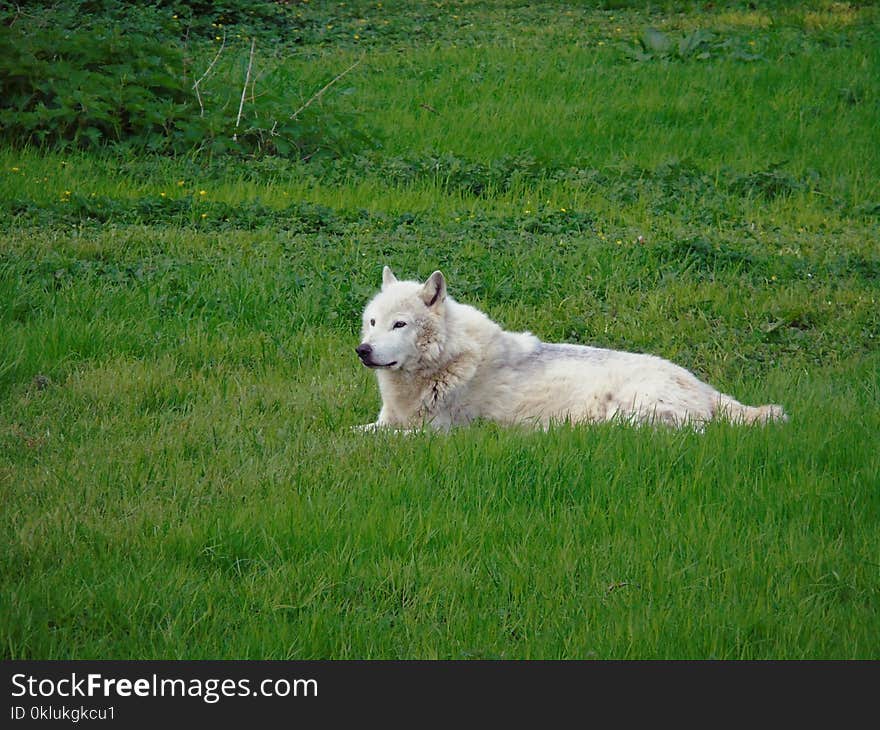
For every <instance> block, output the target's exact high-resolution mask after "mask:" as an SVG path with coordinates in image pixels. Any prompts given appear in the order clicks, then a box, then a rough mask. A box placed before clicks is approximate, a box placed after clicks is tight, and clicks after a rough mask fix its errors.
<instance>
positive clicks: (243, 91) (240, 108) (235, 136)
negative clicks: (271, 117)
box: [232, 38, 257, 142]
mask: <svg viewBox="0 0 880 730" xmlns="http://www.w3.org/2000/svg"><path fill="white" fill-rule="evenodd" d="M256 47H257V39H256V38H252V39H251V56H250V58H249V59H248V67H247V73H246V74H245V77H244V86H243V87H242V89H241V102H240V103H239V105H238V116H237V117H236V118H235V132H234V133H233V135H232V141H233V142H238V125H239V124H241V113H242V111H244V98H245V96H246V95H247V87H248V84H249V83H250V81H251V68H253V65H254V51H255V50H256Z"/></svg>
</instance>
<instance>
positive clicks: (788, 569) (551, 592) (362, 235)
mask: <svg viewBox="0 0 880 730" xmlns="http://www.w3.org/2000/svg"><path fill="white" fill-rule="evenodd" d="M618 5H623V6H624V7H616V6H618ZM755 5H757V6H758V8H757V9H745V8H746V4H744V3H716V4H714V5H713V6H712V7H711V8H709V9H706V8H704V7H703V6H702V5H697V4H693V5H691V4H687V3H665V4H664V3H659V4H654V3H652V4H650V6H649V5H648V4H646V3H637V2H633V3H606V4H605V5H604V6H601V7H600V8H598V9H597V8H594V7H592V5H591V4H586V3H564V2H552V3H550V2H548V3H540V4H536V5H533V6H531V7H530V6H528V5H524V4H520V3H516V2H437V3H433V2H430V3H429V2H412V3H403V2H400V3H396V2H386V3H384V4H383V3H376V2H372V3H363V2H352V3H347V4H344V3H324V2H317V1H315V0H313V2H311V3H291V4H289V7H288V6H285V9H284V12H286V13H289V14H291V17H292V18H296V19H297V21H296V29H297V30H296V33H293V32H292V31H291V33H286V32H280V31H279V32H278V33H277V34H276V35H277V36H278V37H277V38H273V39H271V42H270V40H267V36H266V35H265V34H264V35H261V36H259V40H258V42H257V43H256V48H257V55H256V67H257V70H258V71H259V70H260V69H261V68H264V67H265V68H269V67H270V66H271V68H272V69H273V71H272V73H271V74H267V75H266V76H257V81H256V82H255V89H256V92H257V93H259V92H260V89H261V85H265V86H266V87H267V88H268V86H269V85H270V84H271V83H274V82H276V81H277V83H282V81H283V85H284V88H289V89H292V90H293V91H292V92H291V93H292V94H294V98H292V100H291V106H292V107H293V108H296V107H298V106H300V105H302V104H303V103H306V102H308V100H309V99H310V98H312V96H313V95H314V94H315V92H317V91H318V90H319V89H320V88H321V87H323V86H324V85H325V84H327V82H329V81H331V80H332V79H333V78H334V77H335V76H337V75H338V74H340V73H341V72H343V71H344V70H346V69H348V68H350V67H351V66H352V64H354V63H355V62H356V61H358V60H359V61H360V62H359V63H358V64H357V65H356V66H355V67H354V68H353V69H351V71H350V72H349V73H346V74H345V75H344V77H343V78H341V79H340V80H339V82H338V83H335V84H333V85H332V86H331V87H330V88H328V90H327V91H326V93H325V94H324V95H322V96H321V97H319V98H318V99H317V100H316V101H315V102H314V104H313V105H312V106H314V107H316V108H319V107H320V108H324V106H326V108H328V109H331V108H332V109H340V110H342V111H344V112H345V113H346V114H351V118H352V119H355V120H356V123H357V124H358V125H360V129H362V131H363V138H362V139H363V141H362V142H361V143H360V144H359V146H357V147H356V148H354V149H346V150H344V151H342V152H340V153H338V154H336V155H326V156H318V155H316V156H314V158H309V159H306V160H303V161H291V160H289V159H283V158H280V157H277V156H264V157H254V158H251V157H241V156H229V155H225V156H224V155H219V154H217V155H213V154H212V155H204V154H196V153H195V152H194V153H193V154H191V155H174V156H167V155H166V156H160V155H155V154H148V153H146V152H138V153H123V152H120V150H118V149H116V150H114V149H106V150H97V151H96V150H91V151H77V150H74V149H68V150H57V149H48V148H41V147H39V146H35V145H14V144H6V145H4V146H3V147H0V230H2V245H0V335H2V336H0V495H2V497H0V499H2V505H3V509H2V515H0V536H2V544H3V549H2V551H0V646H2V649H0V651H2V657H3V658H5V659H20V658H28V659H48V658H53V659H54V658H64V659H86V658H88V659H93V658H107V659H153V658H164V659H177V658H181V659H183V658H187V659H208V658H229V659H232V658H236V659H319V658H332V659H393V658H455V659H459V658H460V659H466V658H528V659H554V658H565V659H577V658H598V659H633V658H724V659H768V658H791V659H801V658H810V659H821V658H840V659H849V658H873V659H877V658H880V347H878V345H880V306H878V300H880V222H878V220H880V134H878V130H880V11H878V8H877V7H875V6H872V5H870V4H867V5H855V4H852V5H851V4H848V3H839V2H834V3H832V2H812V3H797V4H795V3H792V4H787V3H776V4H765V3H755ZM765 5H767V7H764V6H765ZM612 6H613V7H612ZM169 12H170V11H169ZM18 22H20V23H25V22H37V20H36V19H35V18H34V17H30V16H28V17H24V18H22V19H20V20H19V21H18ZM168 22H169V23H170V22H172V19H169V20H168ZM291 22H293V21H291ZM291 27H293V26H291ZM649 29H656V30H657V33H655V32H653V31H649ZM218 32H219V31H218ZM297 34H298V35H297ZM237 35H238V34H236V33H235V29H234V28H233V29H232V30H230V32H229V40H228V43H227V41H226V40H225V36H224V40H223V41H219V42H222V43H226V44H227V49H226V50H225V51H224V54H223V55H222V56H220V61H219V62H218V64H217V66H216V70H215V74H216V76H215V82H217V83H223V84H226V85H229V86H235V87H236V88H238V89H240V88H241V79H242V76H243V73H244V67H245V65H246V63H247V58H248V48H249V43H248V39H247V33H245V32H242V33H241V34H240V35H242V37H241V38H240V39H239V38H237V37H236V36H237ZM294 36H296V38H295V39H294ZM219 38H220V36H219V35H218V36H217V39H219ZM640 39H641V40H640ZM667 42H668V43H669V44H671V46H670V48H671V50H670V49H669V48H667V47H666V43H667ZM216 47H218V43H217V42H215V43H214V45H211V42H205V43H204V45H203V46H193V48H191V49H190V51H189V52H190V54H191V56H192V61H191V62H192V64H193V65H194V67H197V68H200V69H204V68H207V67H208V64H209V63H210V62H211V59H212V58H213V57H214V54H215V51H214V49H215V48H216ZM236 93H239V92H236ZM206 99H207V102H208V103H210V101H211V98H210V97H207V96H206ZM229 114H230V115H231V116H233V117H234V114H235V108H234V107H233V108H231V109H230V110H229ZM347 118H348V117H346V119H347ZM384 264H389V265H391V266H392V267H393V268H394V270H395V272H396V273H397V274H398V276H401V277H407V278H416V277H422V278H423V277H426V276H427V275H428V274H430V273H431V271H433V270H434V269H437V268H439V269H441V270H443V271H444V273H445V274H446V276H447V279H448V282H449V289H450V293H451V294H452V295H453V296H455V297H456V298H457V299H459V300H460V301H464V302H468V303H472V304H474V305H476V306H479V307H480V308H482V309H483V310H484V311H486V312H487V313H488V314H490V315H491V316H492V317H493V318H494V319H496V320H497V321H499V322H501V323H502V324H503V325H504V326H505V327H506V328H508V329H513V330H524V329H528V330H530V331H532V332H534V333H535V334H536V335H538V336H539V337H541V338H542V339H544V340H550V341H566V342H580V343H589V344H594V345H598V346H604V347H613V348H618V349H627V350H634V351H643V352H652V353H654V354H658V355H661V356H664V357H667V358H669V359H672V360H674V361H675V362H678V363H679V364H681V365H683V366H685V367H687V368H689V369H690V370H692V371H694V372H695V373H697V374H698V375H699V376H700V377H702V378H704V379H706V380H708V381H709V382H711V383H712V384H713V385H715V386H716V387H718V388H719V389H721V390H723V391H724V392H727V393H731V394H732V395H734V396H736V397H737V398H738V399H740V400H742V401H744V402H747V403H751V404H760V403H769V402H773V403H781V404H783V405H784V406H785V408H786V410H787V411H788V413H789V414H790V419H791V420H790V422H789V423H787V424H781V425H780V424H774V425H771V426H768V427H765V428H752V429H750V428H741V427H734V426H730V425H727V424H723V423H717V424H710V425H709V427H708V428H707V429H706V431H705V433H702V434H697V433H694V432H692V431H689V430H682V431H672V430H668V429H665V428H657V429H653V428H643V429H634V428H629V427H626V426H623V425H620V424H603V425H599V426H578V427H558V428H554V429H552V430H551V431H549V432H547V433H535V432H531V431H528V430H526V429H517V428H513V429H502V428H499V427H496V426H494V425H492V424H477V425H474V426H473V427H470V428H467V429H460V430H456V431H454V432H452V433H449V434H445V435H439V434H430V433H425V434H420V435H415V436H400V435H395V434H393V433H383V434H370V435H365V434H360V433H355V432H352V431H351V430H350V427H351V426H353V425H356V424H361V423H366V422H368V421H372V420H374V418H375V415H376V413H377V412H378V408H379V405H380V403H379V397H378V391H377V388H376V385H375V380H374V377H373V374H372V373H371V372H369V371H367V370H366V369H364V368H363V367H361V366H360V365H359V363H358V361H357V358H356V357H355V355H354V352H353V349H354V347H355V345H356V344H357V342H358V330H359V314H360V311H361V309H362V307H363V305H364V303H365V302H366V300H367V299H368V297H370V296H371V294H372V293H373V292H374V291H375V290H376V289H377V288H378V285H379V283H380V281H381V271H382V266H383V265H384Z"/></svg>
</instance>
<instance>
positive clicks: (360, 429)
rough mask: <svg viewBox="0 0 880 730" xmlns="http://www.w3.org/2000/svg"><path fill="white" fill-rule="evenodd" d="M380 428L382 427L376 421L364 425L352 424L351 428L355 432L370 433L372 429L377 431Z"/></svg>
mask: <svg viewBox="0 0 880 730" xmlns="http://www.w3.org/2000/svg"><path fill="white" fill-rule="evenodd" d="M379 428H381V426H380V425H379V423H378V422H377V421H376V422H373V423H365V424H363V425H362V426H352V427H351V430H352V431H354V432H355V433H369V432H371V431H377V430H378V429H379Z"/></svg>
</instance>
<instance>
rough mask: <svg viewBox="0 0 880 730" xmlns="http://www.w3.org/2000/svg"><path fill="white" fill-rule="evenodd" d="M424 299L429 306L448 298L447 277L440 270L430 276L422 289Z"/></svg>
mask: <svg viewBox="0 0 880 730" xmlns="http://www.w3.org/2000/svg"><path fill="white" fill-rule="evenodd" d="M421 297H422V301H423V302H424V303H425V305H426V306H427V307H435V306H437V305H438V304H440V302H442V301H443V300H444V299H446V279H444V278H443V274H441V273H440V272H439V271H435V272H434V273H433V274H431V275H430V276H429V277H428V280H427V281H426V282H425V285H424V286H423V287H422V291H421Z"/></svg>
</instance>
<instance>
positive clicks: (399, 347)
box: [356, 266, 787, 430]
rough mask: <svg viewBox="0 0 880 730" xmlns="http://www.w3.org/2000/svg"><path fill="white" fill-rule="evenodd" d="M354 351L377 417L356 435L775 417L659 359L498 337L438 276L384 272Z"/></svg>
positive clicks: (770, 408) (775, 410) (517, 335)
mask: <svg viewBox="0 0 880 730" xmlns="http://www.w3.org/2000/svg"><path fill="white" fill-rule="evenodd" d="M356 351H357V354H358V356H359V357H360V359H361V362H363V364H364V365H366V366H367V367H369V368H373V369H375V370H376V376H377V377H378V380H379V390H380V392H381V395H382V410H381V411H380V412H379V417H378V419H377V420H376V422H375V423H371V424H367V425H366V426H361V427H359V428H362V429H365V430H372V429H374V428H381V427H388V428H396V429H412V428H420V427H423V426H430V427H433V428H439V429H446V428H449V427H451V426H454V425H458V424H466V423H469V422H470V421H473V420H474V419H478V418H479V419H486V420H490V421H495V422H498V423H502V424H515V423H524V424H532V425H536V426H541V427H543V428H547V427H548V426H549V425H550V424H551V423H554V422H563V421H569V422H572V423H574V422H597V421H608V420H611V419H615V418H617V419H622V420H626V421H629V422H632V423H637V424H642V423H663V424H668V425H670V426H684V425H688V424H689V425H692V426H694V427H697V428H700V427H701V426H702V424H704V423H705V422H707V421H709V420H711V419H713V418H726V419H728V420H730V421H732V422H735V423H765V422H767V421H771V420H776V419H780V420H787V418H786V415H785V412H784V411H783V409H782V407H781V406H777V405H766V406H758V407H753V406H746V405H743V404H742V403H739V402H738V401H736V400H734V399H733V398H731V397H730V396H729V395H724V394H722V393H719V392H718V391H717V390H715V389H714V388H712V387H711V386H710V385H707V384H706V383H703V382H702V381H700V380H699V379H697V377H696V376H694V375H693V374H692V373H690V372H688V371H687V370H685V369H684V368H682V367H679V366H678V365H675V364H673V363H671V362H669V361H668V360H663V359H662V358H659V357H655V356H653V355H642V354H635V353H629V352H618V351H616V350H605V349H600V348H596V347H585V346H581V345H565V344H558V345H555V344H547V343H544V342H541V341H540V340H539V339H538V338H537V337H535V336H534V335H532V334H531V333H529V332H506V331H505V330H503V329H501V327H500V326H498V325H497V324H496V323H495V322H493V321H492V320H491V319H489V317H487V316H486V315H485V314H483V313H482V312H480V311H479V310H477V309H475V308H474V307H471V306H469V305H466V304H459V303H458V302H456V301H455V300H454V299H453V298H452V297H450V296H447V293H446V280H445V279H444V277H443V274H441V273H440V272H439V271H435V272H434V273H433V274H431V276H430V277H428V280H427V281H426V282H425V283H420V282H416V281H398V280H397V277H395V276H394V273H393V272H392V271H391V269H390V268H388V267H387V266H386V267H385V269H384V270H383V272H382V290H381V291H380V292H379V294H377V295H376V296H375V297H374V298H373V299H372V301H370V303H369V304H367V307H366V309H365V310H364V315H363V337H362V342H361V344H360V345H358V347H357V348H356Z"/></svg>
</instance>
